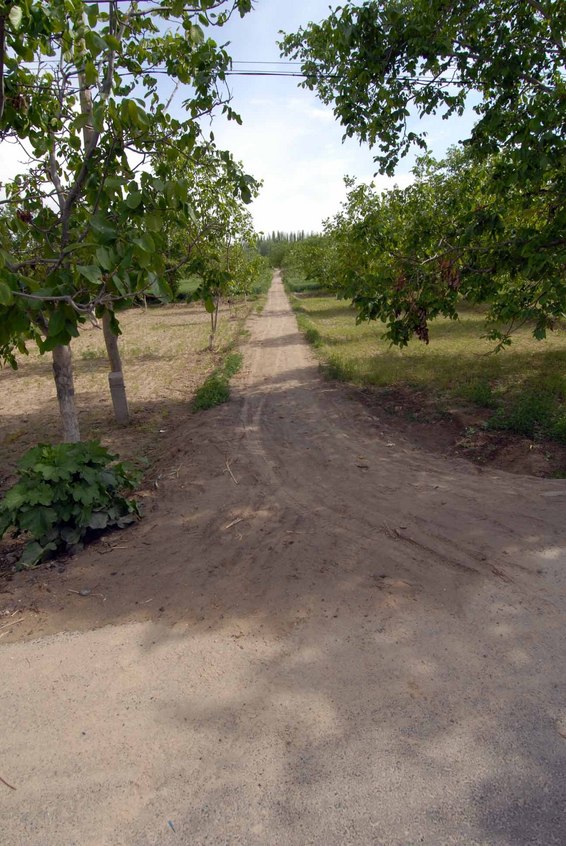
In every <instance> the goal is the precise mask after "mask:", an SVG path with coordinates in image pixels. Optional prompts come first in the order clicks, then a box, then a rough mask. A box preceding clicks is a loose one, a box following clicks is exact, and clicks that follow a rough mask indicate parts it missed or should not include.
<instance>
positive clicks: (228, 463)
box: [224, 461, 240, 485]
mask: <svg viewBox="0 0 566 846" xmlns="http://www.w3.org/2000/svg"><path fill="white" fill-rule="evenodd" d="M226 470H227V471H228V472H229V474H230V475H231V476H232V479H233V480H234V483H235V484H236V485H239V484H240V483H239V482H238V480H237V479H236V477H235V476H234V474H233V473H232V469H231V467H230V462H229V461H227V462H226ZM226 470H225V471H224V472H226Z"/></svg>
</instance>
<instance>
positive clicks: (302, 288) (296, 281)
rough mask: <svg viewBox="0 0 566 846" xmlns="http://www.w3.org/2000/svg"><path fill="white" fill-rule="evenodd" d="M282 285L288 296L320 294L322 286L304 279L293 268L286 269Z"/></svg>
mask: <svg viewBox="0 0 566 846" xmlns="http://www.w3.org/2000/svg"><path fill="white" fill-rule="evenodd" d="M283 284H284V285H285V290H286V291H287V293H288V294H299V293H303V294H311V293H315V292H322V285H321V284H320V282H315V281H313V280H312V279H305V277H304V275H303V274H302V273H301V272H300V271H297V270H294V269H293V268H288V269H286V270H285V272H284V274H283Z"/></svg>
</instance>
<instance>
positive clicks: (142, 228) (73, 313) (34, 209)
mask: <svg viewBox="0 0 566 846" xmlns="http://www.w3.org/2000/svg"><path fill="white" fill-rule="evenodd" d="M250 9H251V0H222V2H219V0H218V1H216V2H215V0H195V2H192V3H187V2H183V0H173V2H168V1H167V2H166V0H148V2H145V3H143V4H140V3H137V2H131V3H122V2H117V0H105V2H104V3H98V4H97V3H94V4H88V3H86V2H83V0H50V2H49V3H45V2H40V0H17V2H11V0H3V1H2V2H0V57H1V59H2V61H0V133H1V135H0V138H1V141H2V143H3V144H5V143H9V142H10V141H12V142H14V143H19V144H23V146H24V148H25V150H26V151H27V152H28V153H29V154H30V157H31V166H30V167H29V169H28V170H27V171H26V172H25V173H23V174H21V175H20V176H18V177H16V178H15V179H14V180H13V181H12V182H11V183H10V184H7V185H6V186H4V190H5V199H4V200H3V201H2V202H3V206H4V211H3V214H2V216H1V218H0V355H1V356H2V358H3V359H4V360H5V361H7V362H8V363H10V364H12V365H14V364H15V356H14V351H15V350H16V349H18V350H19V351H20V352H23V351H24V350H25V344H26V341H27V340H33V341H35V342H36V343H37V345H38V347H39V349H40V351H41V352H47V351H52V352H53V361H54V375H55V381H56V385H57V394H58V398H59V405H60V409H61V414H62V419H63V431H64V438H65V440H78V439H79V437H80V433H79V428H78V419H77V414H76V408H75V405H74V395H73V394H74V391H73V376H72V368H71V355H70V348H69V343H70V341H71V339H72V338H73V337H76V336H77V334H78V331H79V326H80V324H81V323H84V322H85V321H86V320H98V319H103V320H104V321H105V329H106V330H107V331H106V336H107V339H108V340H109V341H110V342H111V338H112V336H114V337H115V336H117V335H118V333H119V326H118V321H117V319H116V315H115V306H116V303H117V302H120V301H121V302H128V301H132V299H133V298H134V297H135V296H136V295H137V294H139V293H141V292H144V291H148V290H149V291H151V292H153V293H154V294H155V295H156V296H161V297H167V296H168V295H169V293H170V288H169V284H168V280H167V268H166V266H165V262H164V258H163V256H164V255H165V253H166V248H167V229H168V226H169V225H172V224H175V225H176V226H178V227H182V226H184V225H186V224H187V223H188V222H190V221H191V219H192V216H193V215H194V212H193V209H192V207H191V197H190V189H191V184H190V180H189V179H187V178H183V177H179V174H178V170H177V163H178V161H179V159H180V158H181V159H183V160H184V161H186V162H187V163H191V162H192V161H193V160H194V159H195V158H199V157H204V156H206V155H207V153H208V152H209V151H210V149H211V143H210V142H209V141H207V140H206V139H205V138H203V136H202V133H201V129H200V125H199V118H200V117H201V116H203V115H204V114H207V113H209V112H210V111H211V110H212V109H214V108H215V107H217V106H221V107H222V109H223V111H224V112H225V113H226V114H227V116H228V117H229V118H233V119H236V120H239V118H238V116H237V115H236V114H235V112H234V111H233V110H232V108H231V106H230V103H229V95H228V94H227V92H225V91H224V90H223V87H222V86H223V83H224V81H225V78H226V71H227V69H228V68H229V66H230V57H229V56H228V54H227V52H226V51H225V50H224V48H222V47H219V46H218V45H217V44H216V42H215V41H214V40H213V39H211V38H207V37H206V35H205V29H206V28H208V27H211V26H222V25H223V24H225V23H226V21H227V20H228V18H229V17H230V15H231V14H233V13H234V12H238V13H239V14H240V15H242V16H243V15H245V14H246V13H247V12H249V11H250ZM164 76H165V77H166V78H167V79H168V80H169V81H170V83H171V85H173V86H175V89H174V90H176V87H178V86H189V93H188V96H187V98H186V99H185V100H184V102H183V108H184V113H185V114H184V117H183V119H178V118H176V117H174V116H173V115H172V114H171V111H170V108H169V107H170V102H171V97H169V100H168V101H166V102H165V101H164V94H163V86H162V85H161V84H160V83H162V82H163V78H164ZM249 195H250V190H249V186H247V185H245V186H243V188H242V196H243V197H244V199H246V198H247V196H249Z"/></svg>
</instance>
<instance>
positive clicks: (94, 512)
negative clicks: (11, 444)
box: [0, 441, 140, 568]
mask: <svg viewBox="0 0 566 846" xmlns="http://www.w3.org/2000/svg"><path fill="white" fill-rule="evenodd" d="M115 459H116V456H114V455H111V454H110V453H109V452H108V450H107V449H105V448H104V447H103V446H102V445H101V444H100V443H99V442H98V441H87V442H83V443H78V444H56V445H54V446H53V445H50V444H39V445H38V446H36V447H33V448H32V449H30V450H28V451H27V452H26V453H25V454H24V455H23V456H22V458H21V459H20V461H19V462H18V477H19V479H18V481H17V482H16V484H15V485H13V486H12V487H11V488H10V490H9V491H8V492H7V493H6V495H5V496H4V498H3V500H2V501H1V502H0V537H2V536H3V535H4V534H5V533H6V531H7V530H8V529H10V528H13V529H14V530H15V532H16V534H17V535H24V536H25V537H26V538H28V543H27V544H26V546H25V548H24V552H23V554H22V557H21V558H20V561H19V567H20V568H24V567H35V566H36V565H37V564H39V563H40V562H41V561H42V560H43V559H45V558H47V557H48V556H49V555H50V554H52V553H54V552H57V551H59V550H66V549H77V548H81V546H82V541H83V539H84V538H85V536H86V535H87V534H88V532H89V531H91V530H95V531H100V530H102V529H110V528H114V527H118V528H123V527H124V526H126V525H128V523H132V522H133V521H134V520H136V519H137V518H138V517H139V516H140V515H139V510H138V506H137V503H136V502H135V501H134V500H132V499H126V497H125V496H124V495H123V492H124V491H131V490H133V489H134V488H135V486H136V485H137V483H138V482H139V473H138V472H137V471H135V470H133V469H132V468H131V467H129V466H128V465H126V464H123V463H115Z"/></svg>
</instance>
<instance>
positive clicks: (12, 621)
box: [0, 617, 25, 631]
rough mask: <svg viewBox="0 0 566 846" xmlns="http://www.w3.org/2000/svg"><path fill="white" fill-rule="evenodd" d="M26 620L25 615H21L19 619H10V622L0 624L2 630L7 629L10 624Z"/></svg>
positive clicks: (14, 624) (13, 624)
mask: <svg viewBox="0 0 566 846" xmlns="http://www.w3.org/2000/svg"><path fill="white" fill-rule="evenodd" d="M24 620H25V617H20V619H19V620H10V622H9V623H5V624H4V625H3V626H0V631H1V630H2V629H7V628H9V627H10V626H16V625H17V624H18V623H23V621H24Z"/></svg>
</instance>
